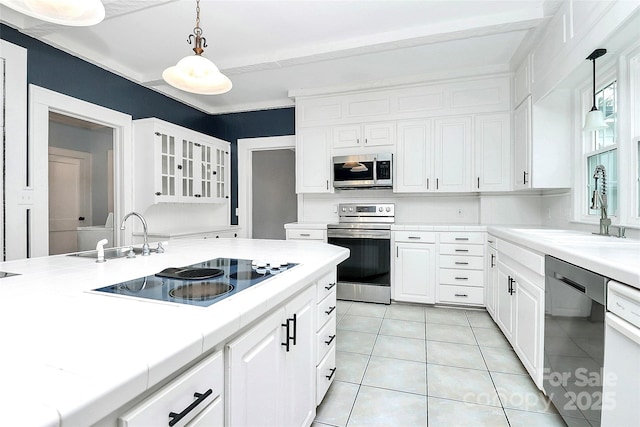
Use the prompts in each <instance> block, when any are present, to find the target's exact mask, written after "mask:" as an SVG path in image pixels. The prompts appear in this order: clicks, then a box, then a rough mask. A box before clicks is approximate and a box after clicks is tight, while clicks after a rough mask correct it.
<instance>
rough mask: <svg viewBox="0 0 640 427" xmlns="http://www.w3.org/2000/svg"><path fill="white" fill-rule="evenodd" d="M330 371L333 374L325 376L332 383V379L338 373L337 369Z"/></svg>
mask: <svg viewBox="0 0 640 427" xmlns="http://www.w3.org/2000/svg"><path fill="white" fill-rule="evenodd" d="M329 371H330V372H331V373H330V374H329V375H325V377H327V379H328V380H329V381H331V378H333V375H334V374H335V373H336V368H331V369H329Z"/></svg>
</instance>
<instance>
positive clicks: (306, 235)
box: [300, 233, 311, 237]
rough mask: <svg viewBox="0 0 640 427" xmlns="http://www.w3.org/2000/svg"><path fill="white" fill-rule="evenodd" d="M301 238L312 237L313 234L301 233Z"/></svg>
mask: <svg viewBox="0 0 640 427" xmlns="http://www.w3.org/2000/svg"><path fill="white" fill-rule="evenodd" d="M300 237H311V233H300Z"/></svg>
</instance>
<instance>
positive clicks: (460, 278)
mask: <svg viewBox="0 0 640 427" xmlns="http://www.w3.org/2000/svg"><path fill="white" fill-rule="evenodd" d="M455 279H456V280H469V278H468V277H457V276H456V277H455Z"/></svg>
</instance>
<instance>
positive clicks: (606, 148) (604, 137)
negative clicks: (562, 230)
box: [583, 81, 619, 216]
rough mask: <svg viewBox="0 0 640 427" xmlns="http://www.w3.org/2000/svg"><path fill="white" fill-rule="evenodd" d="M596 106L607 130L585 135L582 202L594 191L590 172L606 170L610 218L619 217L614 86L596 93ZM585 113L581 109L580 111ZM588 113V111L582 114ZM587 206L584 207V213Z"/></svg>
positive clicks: (589, 211) (591, 211) (596, 212)
mask: <svg viewBox="0 0 640 427" xmlns="http://www.w3.org/2000/svg"><path fill="white" fill-rule="evenodd" d="M596 106H597V107H598V110H600V111H602V112H603V114H604V120H605V123H606V124H607V128H606V129H603V130H598V131H595V132H589V133H588V134H587V135H585V140H586V141H585V150H584V151H585V153H584V155H585V161H586V183H587V186H586V187H587V188H586V191H587V194H586V198H585V200H587V201H590V200H591V195H592V194H593V191H594V190H595V189H596V188H595V185H596V181H595V179H594V177H593V172H594V171H595V169H596V167H597V166H598V165H602V166H604V168H605V171H606V174H607V187H606V191H607V204H608V211H607V214H608V215H609V216H617V215H618V197H619V195H618V141H617V134H616V128H617V126H616V125H617V114H618V107H617V82H615V81H614V82H612V83H610V84H609V85H607V86H606V87H605V88H603V89H602V90H600V91H599V92H596ZM583 110H584V108H583ZM585 111H587V110H585ZM598 191H602V179H598ZM587 208H588V206H586V207H585V209H587ZM586 213H587V214H588V215H600V209H590V208H588V209H587V211H586Z"/></svg>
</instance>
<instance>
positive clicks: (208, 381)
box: [118, 352, 224, 427]
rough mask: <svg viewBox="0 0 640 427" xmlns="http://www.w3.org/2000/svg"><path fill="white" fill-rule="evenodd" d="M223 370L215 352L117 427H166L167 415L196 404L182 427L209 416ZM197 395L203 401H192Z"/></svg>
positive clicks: (218, 393) (219, 391) (219, 390)
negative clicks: (198, 418) (196, 418)
mask: <svg viewBox="0 0 640 427" xmlns="http://www.w3.org/2000/svg"><path fill="white" fill-rule="evenodd" d="M223 386H224V370H223V359H222V352H218V353H216V354H215V355H213V356H210V357H208V358H207V359H205V360H203V361H202V362H200V363H198V364H197V365H196V366H194V367H193V368H191V369H189V370H188V371H187V372H186V373H184V374H182V375H180V376H179V377H178V378H177V379H175V380H173V381H172V382H170V383H169V384H167V385H166V386H164V387H162V388H161V389H160V390H159V391H158V392H156V393H155V394H153V395H152V396H151V397H149V398H148V399H146V400H145V401H144V402H142V403H141V404H140V405H139V406H137V407H136V408H134V409H132V410H131V411H129V412H128V413H126V414H125V415H123V416H122V417H120V418H119V419H118V421H119V424H118V425H119V426H120V427H147V426H160V425H166V424H167V421H168V416H169V413H170V412H174V413H177V414H179V413H181V412H183V411H184V410H185V409H186V408H187V407H188V406H189V405H191V404H193V403H194V402H195V401H196V400H198V399H202V400H201V402H200V403H199V404H198V405H197V406H196V407H195V408H194V409H193V410H191V411H190V412H189V413H188V414H187V415H185V417H184V418H182V420H181V421H180V423H178V424H176V425H185V424H187V423H189V421H191V420H192V419H194V418H195V417H197V416H205V415H206V416H207V417H208V416H209V412H208V411H209V410H210V409H211V408H209V406H210V405H215V404H216V401H219V400H222V389H223ZM194 393H200V394H202V395H203V396H205V395H206V394H207V393H209V394H208V395H207V396H206V397H199V398H196V397H194Z"/></svg>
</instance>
